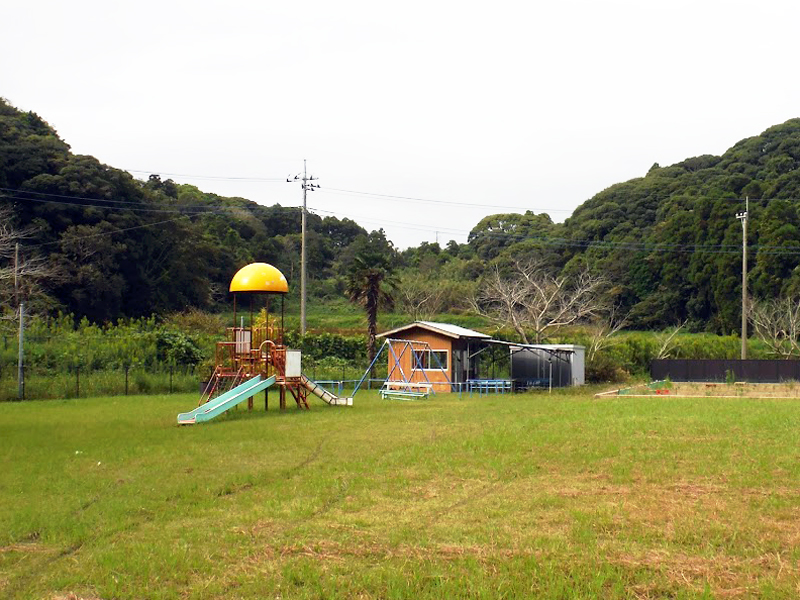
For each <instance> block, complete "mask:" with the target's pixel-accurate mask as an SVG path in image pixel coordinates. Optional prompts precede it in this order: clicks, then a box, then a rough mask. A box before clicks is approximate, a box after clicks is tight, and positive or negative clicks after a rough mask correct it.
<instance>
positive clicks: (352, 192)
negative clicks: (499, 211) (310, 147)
mask: <svg viewBox="0 0 800 600" xmlns="http://www.w3.org/2000/svg"><path fill="white" fill-rule="evenodd" d="M320 191H322V192H327V193H337V192H338V193H339V194H345V195H346V194H350V195H358V196H372V197H376V198H389V199H392V200H404V201H409V202H424V203H428V204H446V205H449V206H474V207H476V208H504V209H509V210H530V211H539V212H569V213H571V212H572V211H571V210H569V209H567V208H531V207H526V206H503V205H501V204H478V203H472V202H455V201H452V200H433V199H430V198H415V197H413V196H395V195H392V194H377V193H373V192H358V191H355V190H341V189H338V188H327V187H326V188H324V189H322V190H320Z"/></svg>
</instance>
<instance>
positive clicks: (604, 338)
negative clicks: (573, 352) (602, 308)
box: [586, 304, 629, 362]
mask: <svg viewBox="0 0 800 600" xmlns="http://www.w3.org/2000/svg"><path fill="white" fill-rule="evenodd" d="M628 314H629V313H627V312H623V311H622V310H620V307H619V306H618V305H616V304H614V305H612V306H611V308H610V309H608V311H607V312H606V313H604V314H600V315H599V316H598V317H597V318H595V319H594V320H593V322H592V324H591V325H590V327H589V331H590V333H591V338H590V340H589V348H588V349H587V352H586V358H587V360H588V361H590V362H591V361H593V360H594V359H595V358H596V357H597V354H598V353H599V352H600V351H602V350H604V349H605V348H608V347H609V346H610V345H612V343H613V342H614V335H616V334H617V333H619V332H620V331H621V330H622V328H623V327H625V325H627V324H628Z"/></svg>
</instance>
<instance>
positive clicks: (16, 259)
mask: <svg viewBox="0 0 800 600" xmlns="http://www.w3.org/2000/svg"><path fill="white" fill-rule="evenodd" d="M18 271H19V242H17V243H16V244H14V304H16V305H17V306H19V282H18V280H17V273H18Z"/></svg>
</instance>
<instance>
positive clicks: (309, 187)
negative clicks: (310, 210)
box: [286, 159, 319, 335]
mask: <svg viewBox="0 0 800 600" xmlns="http://www.w3.org/2000/svg"><path fill="white" fill-rule="evenodd" d="M286 181H288V182H292V181H301V182H302V184H301V187H302V188H303V212H302V213H301V220H300V230H301V236H300V238H301V241H300V335H305V334H306V213H307V209H306V193H307V192H309V191H311V192H313V191H314V190H315V189H317V188H318V187H319V185H318V184H315V183H309V182H311V181H316V180H315V178H314V177H313V175H312V176H311V177H309V176H308V171H307V170H306V159H303V173H302V177H301V176H300V174H299V173H298V174H297V175H295V176H294V179H291V178H289V177H287V178H286Z"/></svg>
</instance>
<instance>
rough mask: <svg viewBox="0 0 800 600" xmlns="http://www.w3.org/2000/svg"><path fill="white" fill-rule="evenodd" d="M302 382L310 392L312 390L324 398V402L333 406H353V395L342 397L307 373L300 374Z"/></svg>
mask: <svg viewBox="0 0 800 600" xmlns="http://www.w3.org/2000/svg"><path fill="white" fill-rule="evenodd" d="M300 382H301V383H302V384H303V387H305V388H306V389H307V390H308V391H309V392H311V393H312V394H314V395H315V396H318V397H320V398H322V401H323V402H327V403H328V404H330V405H332V406H353V398H352V397H349V398H340V397H339V396H336V395H334V394H332V393H330V392H329V391H328V390H326V389H325V388H324V387H322V386H321V385H317V384H316V383H314V382H313V381H311V380H310V379H309V378H308V377H306V376H305V375H300Z"/></svg>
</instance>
